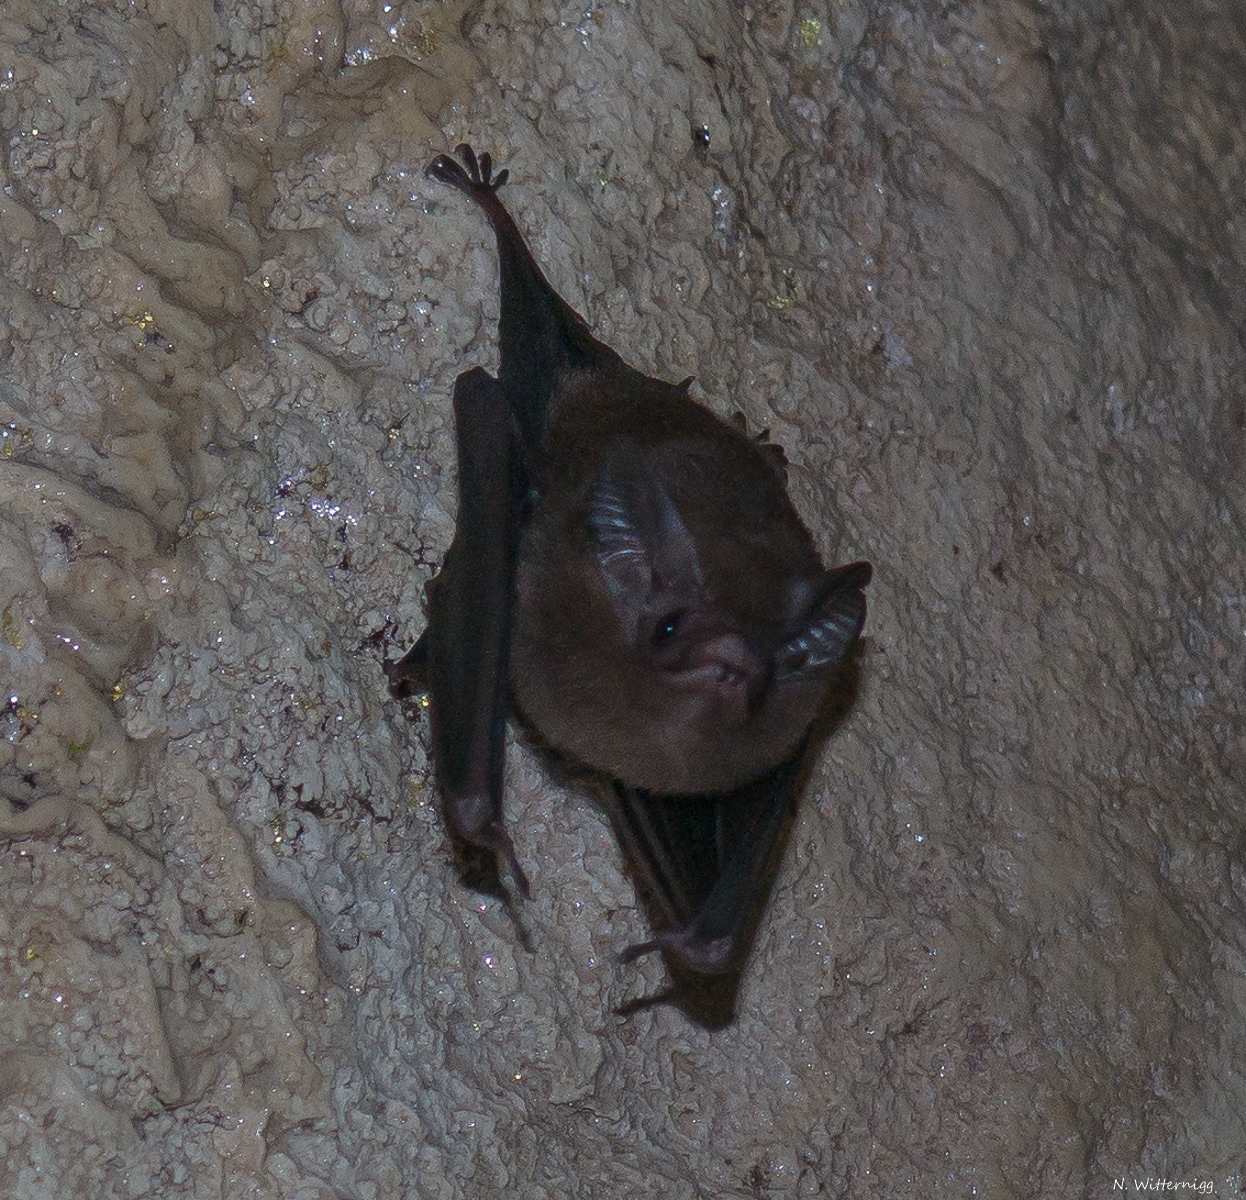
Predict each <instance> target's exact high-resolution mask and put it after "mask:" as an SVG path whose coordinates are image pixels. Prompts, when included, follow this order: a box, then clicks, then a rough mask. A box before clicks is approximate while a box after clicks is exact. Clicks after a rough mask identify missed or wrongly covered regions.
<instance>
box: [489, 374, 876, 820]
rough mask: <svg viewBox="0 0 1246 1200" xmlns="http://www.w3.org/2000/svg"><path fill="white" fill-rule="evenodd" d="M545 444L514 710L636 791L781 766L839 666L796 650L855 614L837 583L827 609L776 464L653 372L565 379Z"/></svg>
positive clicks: (725, 780) (712, 783) (522, 572)
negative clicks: (616, 378) (642, 376)
mask: <svg viewBox="0 0 1246 1200" xmlns="http://www.w3.org/2000/svg"><path fill="white" fill-rule="evenodd" d="M548 442H549V457H550V461H551V464H552V472H551V480H550V483H549V486H548V487H547V489H546V490H545V492H544V494H543V495H542V496H541V498H540V500H539V501H538V504H537V507H536V509H535V511H534V513H533V515H532V517H531V518H530V520H529V522H528V525H527V528H526V529H525V532H524V536H523V540H522V541H521V543H520V551H519V570H518V589H517V611H516V620H515V631H514V641H513V643H512V647H511V656H510V661H511V677H510V680H511V689H512V693H513V696H514V698H515V701H516V704H517V707H518V708H519V711H520V712H521V713H522V715H523V716H524V718H525V719H526V720H527V721H528V722H529V723H530V724H531V725H532V726H534V727H535V728H536V729H537V731H538V732H539V733H540V734H541V735H542V737H543V738H544V739H545V740H546V741H547V742H548V743H549V744H550V745H552V746H554V747H556V748H557V749H558V750H560V751H562V752H564V753H566V754H569V755H570V756H571V757H573V758H576V759H578V760H579V761H581V762H583V763H585V764H587V765H589V766H591V767H594V768H596V769H597V770H599V771H601V772H602V773H603V774H605V775H608V776H611V777H613V778H615V779H618V780H620V781H621V782H622V783H624V784H626V785H628V786H630V787H635V788H644V789H646V790H649V791H655V792H666V793H674V794H697V795H713V794H721V793H723V792H727V791H730V790H731V789H733V788H735V787H738V786H739V785H741V784H744V783H746V782H747V781H749V780H751V779H755V778H756V777H757V776H759V775H761V774H762V773H763V772H764V771H766V770H768V769H769V768H771V767H773V766H775V765H776V764H777V763H779V762H781V761H782V760H783V759H785V758H786V757H787V756H788V755H789V754H790V753H791V752H792V751H793V750H794V749H795V748H796V746H797V744H798V743H799V742H800V741H801V739H802V738H803V736H804V734H805V732H806V730H807V729H808V728H809V726H810V724H811V723H812V721H813V720H814V718H815V717H816V716H817V714H818V712H819V710H820V709H821V707H822V705H823V703H824V701H825V696H826V688H827V684H828V681H829V677H830V675H831V674H832V668H833V666H837V665H838V658H836V659H834V661H832V659H831V657H830V656H827V655H823V656H822V659H821V661H820V662H817V663H814V662H811V661H807V659H808V655H807V653H806V651H807V647H806V645H805V640H806V639H807V638H808V636H809V634H810V631H825V630H827V629H828V628H829V622H832V621H834V620H839V621H841V622H843V621H844V620H845V619H847V622H848V624H849V625H853V624H854V623H855V620H856V618H857V617H858V616H859V615H860V612H859V591H856V590H854V591H853V592H852V594H851V596H849V597H848V598H847V599H848V601H849V605H850V608H851V611H850V612H848V613H847V614H845V613H844V612H843V611H842V609H843V601H844V597H841V596H840V595H839V593H838V592H834V589H832V591H833V593H834V594H833V596H832V600H831V603H830V604H829V605H828V602H827V601H828V597H827V595H826V587H825V584H824V580H825V576H826V573H825V572H824V571H823V569H822V566H821V564H820V563H819V562H818V558H817V554H816V552H815V550H814V548H813V544H812V541H811V539H810V537H809V535H808V533H807V532H806V530H805V528H804V527H803V525H802V524H801V523H800V521H799V519H798V518H797V516H796V513H795V511H794V510H793V508H792V506H791V504H790V502H789V501H788V498H787V496H786V494H785V492H784V490H783V487H782V484H781V482H780V477H779V474H778V471H777V470H776V468H775V465H774V464H773V462H772V461H771V460H770V459H768V458H767V457H766V455H765V454H764V453H763V452H762V450H761V449H760V448H759V446H758V445H757V443H755V442H754V441H752V440H751V439H749V438H746V437H745V436H744V435H743V434H741V433H740V432H739V431H738V430H736V429H735V428H734V427H732V426H730V425H728V424H726V423H725V422H722V421H719V420H718V419H717V418H714V417H712V416H711V415H710V414H709V413H708V412H706V410H705V409H703V408H702V407H701V406H699V405H697V404H695V403H694V402H693V401H692V400H691V399H689V397H688V395H687V392H686V389H683V388H672V387H670V386H669V385H663V384H659V383H656V381H652V380H640V381H639V382H638V381H637V380H634V379H628V380H625V381H624V382H623V383H622V384H621V385H617V384H616V385H612V384H610V383H609V382H603V381H601V380H594V379H592V378H579V379H572V380H570V381H568V382H567V383H566V384H565V385H564V386H563V387H561V388H560V389H559V390H558V392H557V393H556V394H555V396H554V398H553V402H552V404H551V408H550V420H549V434H548ZM831 632H832V633H833V632H834V631H833V630H832V631H831ZM843 632H845V631H841V633H840V637H841V640H842V638H843ZM845 648H846V647H845ZM840 657H842V655H840Z"/></svg>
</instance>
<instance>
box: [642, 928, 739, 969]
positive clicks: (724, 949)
mask: <svg viewBox="0 0 1246 1200" xmlns="http://www.w3.org/2000/svg"><path fill="white" fill-rule="evenodd" d="M655 950H661V951H662V952H663V953H664V954H668V955H670V956H671V957H672V958H673V959H675V961H676V962H677V963H679V965H680V966H682V967H684V968H685V969H686V970H688V971H691V972H693V973H695V974H697V975H729V974H731V973H732V972H733V971H735V969H736V964H735V957H736V945H735V942H734V940H733V939H732V938H730V937H721V938H712V939H698V938H696V937H695V936H694V935H692V934H691V933H689V932H688V931H687V930H671V931H669V932H666V933H659V934H658V936H657V937H655V938H654V939H653V940H652V941H649V942H639V943H638V944H636V945H635V946H628V947H627V949H626V950H624V951H623V952H622V953H621V954H620V955H619V962H620V963H623V964H626V963H630V962H635V961H636V960H637V959H638V958H641V957H643V956H644V955H646V954H652V953H653V952H654V951H655Z"/></svg>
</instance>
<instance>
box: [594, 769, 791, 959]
mask: <svg viewBox="0 0 1246 1200" xmlns="http://www.w3.org/2000/svg"><path fill="white" fill-rule="evenodd" d="M803 763H804V751H803V748H802V749H801V750H798V751H797V752H796V753H795V754H793V755H792V756H790V757H789V758H788V759H787V760H786V761H785V762H783V763H781V764H780V765H779V766H777V767H774V768H772V769H771V770H770V771H768V772H767V773H766V774H765V775H763V776H762V777H761V778H760V779H756V780H754V781H753V782H751V783H749V784H746V785H744V786H742V787H739V788H736V789H735V790H734V791H732V792H728V793H726V794H724V795H721V796H660V795H655V794H653V793H651V792H644V791H639V790H636V789H632V788H625V787H622V786H621V785H617V786H616V788H615V793H614V796H615V803H614V804H613V805H612V806H611V816H612V819H613V822H614V826H615V830H616V833H617V835H618V838H619V843H620V845H621V846H622V847H623V850H624V853H625V854H626V856H627V858H628V861H629V863H630V865H631V867H632V870H633V873H634V875H635V877H636V882H637V884H638V887H639V890H640V892H641V895H642V897H643V899H644V901H645V903H646V907H647V909H648V911H649V918H650V923H651V925H652V926H653V928H654V931H655V934H656V936H655V937H654V939H653V940H652V941H650V942H645V943H642V944H641V945H637V946H631V947H629V948H628V949H627V950H625V951H624V953H623V955H622V958H623V961H625V962H630V961H631V960H632V959H635V958H637V957H639V956H640V955H642V954H647V953H650V952H651V951H654V950H661V951H664V952H665V953H666V954H667V955H668V956H669V957H670V958H671V959H673V960H674V961H675V963H676V964H677V965H678V966H679V967H681V968H683V970H684V971H686V972H690V973H692V974H694V975H702V976H705V975H733V974H738V972H739V970H740V968H741V967H742V965H743V961H744V959H745V957H746V956H747V954H748V951H749V948H750V946H751V945H752V940H753V935H754V933H755V932H756V928H757V922H758V919H759V917H760V915H761V911H762V908H763V907H764V904H765V898H766V894H767V892H768V891H769V887H770V884H771V883H772V882H773V878H774V875H775V872H776V871H777V869H778V864H779V860H780V858H781V857H782V853H783V848H784V846H785V845H786V842H787V834H788V832H789V830H790V828H791V823H792V818H793V815H794V814H795V811H796V802H797V799H798V796H799V790H800V789H799V785H800V779H801V776H802V773H803V770H802V768H803Z"/></svg>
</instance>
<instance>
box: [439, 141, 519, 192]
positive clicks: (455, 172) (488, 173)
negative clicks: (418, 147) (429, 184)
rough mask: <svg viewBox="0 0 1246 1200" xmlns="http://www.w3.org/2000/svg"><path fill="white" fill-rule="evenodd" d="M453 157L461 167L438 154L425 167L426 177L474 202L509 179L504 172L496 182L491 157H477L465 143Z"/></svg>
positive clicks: (449, 157) (453, 160)
mask: <svg viewBox="0 0 1246 1200" xmlns="http://www.w3.org/2000/svg"><path fill="white" fill-rule="evenodd" d="M456 153H457V154H458V156H459V158H461V159H462V160H463V161H462V163H460V162H458V161H457V160H456V159H455V158H453V157H452V156H451V155H449V154H439V155H437V157H436V158H434V159H433V161H432V162H431V163H429V164H428V169H427V170H426V172H425V174H427V175H429V176H430V177H431V178H433V179H439V180H441V182H442V183H448V184H449V185H450V186H451V187H455V188H458V189H459V191H460V192H466V193H467V194H468V195H469V196H473V197H476V198H479V197H480V194H481V193H483V192H488V193H490V194H491V193H493V192H496V191H497V190H498V188H500V187H501V186H502V185H503V184H504V183H505V182H506V181H507V180H508V179H509V178H510V172H509V171H508V170H506V169H505V168H503V169H502V170H500V171H499V172H498V173H497V176H496V178H495V177H494V174H493V156H492V155H490V154H488V153H485V154H481V155H480V156H479V157H478V156H477V154H476V151H475V150H473V149H472V148H471V146H469V145H468V144H467V143H466V142H463V143H462V144H461V145H460V146H458V147H457V149H456Z"/></svg>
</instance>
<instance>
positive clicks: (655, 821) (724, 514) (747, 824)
mask: <svg viewBox="0 0 1246 1200" xmlns="http://www.w3.org/2000/svg"><path fill="white" fill-rule="evenodd" d="M457 153H458V156H459V158H458V159H457V160H456V159H455V158H454V157H451V156H450V155H445V154H443V155H440V156H439V157H437V158H436V159H434V160H433V162H432V163H431V164H430V165H429V167H428V171H427V173H428V175H429V176H431V177H432V178H433V179H436V180H439V181H441V182H442V183H445V184H448V185H450V186H451V187H453V188H457V189H458V190H459V191H460V192H463V193H464V194H465V195H467V196H468V197H470V199H471V200H472V201H474V202H475V204H476V205H477V206H479V208H480V209H481V210H482V211H483V212H484V214H485V216H486V217H487V218H488V220H489V223H490V225H491V226H492V229H493V233H494V235H495V237H496V240H497V248H498V256H499V259H500V267H501V317H500V323H499V335H498V336H499V350H500V366H499V370H498V375H497V378H496V379H495V378H493V377H492V376H490V375H489V374H488V373H487V372H486V371H484V370H483V369H482V368H480V367H475V368H472V369H471V370H468V371H465V372H464V373H463V374H461V375H460V376H459V377H458V379H457V380H456V382H455V387H454V417H455V431H456V435H457V441H458V469H459V475H458V479H459V508H458V515H457V524H456V531H455V536H454V539H453V541H452V543H451V545H450V548H449V550H448V551H447V552H446V556H445V560H444V562H443V565H442V568H441V570H440V572H439V573H438V574H437V576H436V577H435V578H434V579H433V580H432V581H431V582H430V584H429V585H428V610H429V620H428V625H427V627H426V629H425V631H424V633H423V634H422V636H421V637H420V638H419V640H418V641H417V642H416V644H415V646H414V647H413V648H412V649H411V650H410V651H409V652H408V653H407V654H406V656H405V657H404V658H402V659H401V660H400V661H398V662H396V663H391V664H388V665H387V667H386V671H387V674H388V676H389V679H390V684H391V688H392V689H393V691H394V693H395V694H396V695H399V696H405V695H411V694H413V693H414V692H416V691H427V693H428V696H429V710H430V718H431V751H432V758H433V765H434V769H435V773H436V777H437V781H438V787H439V791H440V794H441V798H442V802H443V805H444V808H445V816H446V821H447V825H448V828H449V832H450V834H451V837H452V839H453V840H454V841H455V842H456V843H457V844H458V845H459V846H460V847H468V848H470V847H475V848H478V849H479V850H481V851H482V852H484V853H485V854H487V855H489V856H491V857H492V861H493V862H494V864H495V870H496V864H498V863H499V862H500V863H501V864H504V865H505V866H506V867H507V868H508V869H509V871H510V873H511V875H512V877H513V878H514V880H515V883H516V885H517V886H518V888H519V890H520V891H521V892H522V893H523V894H524V895H530V887H529V884H528V880H527V876H526V875H525V873H524V871H523V868H522V867H521V865H520V863H519V860H518V857H517V855H516V853H515V848H514V845H513V843H512V841H511V838H510V836H509V834H508V833H507V831H506V828H505V823H504V820H503V785H502V775H503V766H504V753H505V734H506V724H507V720H508V717H509V715H510V714H511V712H512V711H514V712H516V713H517V715H518V716H519V718H520V720H521V723H522V724H523V725H525V726H526V727H527V728H528V729H529V730H531V731H532V732H534V733H535V734H536V735H537V738H538V739H539V741H540V742H541V743H543V744H544V745H545V747H546V748H548V749H549V750H551V751H553V752H554V754H555V755H557V756H559V757H562V758H563V759H566V760H569V761H570V762H572V763H575V764H579V765H580V766H583V767H587V768H588V769H589V770H590V771H591V772H593V773H595V774H596V775H598V776H599V777H601V778H603V779H608V780H611V781H613V782H612V785H611V788H610V790H609V792H608V799H607V808H608V809H609V813H610V816H611V820H612V823H613V825H614V828H615V831H616V834H617V836H618V839H619V842H620V845H621V848H622V850H623V852H624V856H625V858H626V859H627V861H628V864H629V867H630V869H631V873H632V874H633V876H634V878H635V879H636V882H637V884H638V886H639V890H640V892H641V894H642V897H643V898H644V902H645V904H646V908H647V911H648V914H649V917H650V922H651V925H652V927H653V929H654V936H653V939H652V940H651V941H648V942H645V943H643V944H641V945H637V946H632V947H630V948H628V949H627V950H626V951H625V952H624V953H623V955H622V956H621V957H622V959H623V961H631V960H632V959H634V958H636V957H638V956H639V955H641V954H644V953H648V952H651V951H661V952H663V954H664V956H665V958H666V960H667V963H668V966H669V967H670V968H671V970H672V973H673V974H674V975H677V976H680V977H682V978H683V979H685V980H692V981H696V980H698V979H707V978H711V977H715V976H734V977H735V978H736V979H738V976H739V971H740V969H741V965H742V962H743V960H744V958H745V957H746V955H747V953H748V951H749V949H750V947H751V944H752V940H753V936H754V934H755V930H756V922H757V919H758V914H759V910H760V907H761V904H762V903H763V902H764V898H765V895H766V892H767V891H768V889H769V886H770V883H771V882H772V875H773V871H774V870H775V868H776V864H777V860H778V858H779V856H780V855H781V852H782V848H783V846H784V844H785V840H786V836H787V829H788V827H789V825H790V821H791V818H792V815H793V813H794V811H795V806H796V802H797V798H798V793H799V783H800V777H801V774H802V764H803V763H804V761H805V757H806V755H805V750H806V747H807V746H808V745H809V744H810V741H811V736H812V735H811V730H812V729H813V727H814V726H815V722H816V721H817V719H818V717H819V714H820V713H822V712H823V711H824V710H825V709H826V707H827V704H828V696H829V695H830V693H831V690H832V684H833V683H834V680H835V678H836V676H837V675H838V674H839V673H840V668H841V666H842V665H843V664H844V663H845V661H846V660H847V659H848V657H849V655H850V651H851V650H852V647H853V644H854V642H855V641H856V639H857V637H858V635H859V634H860V632H861V629H862V626H863V625H864V622H865V609H866V605H865V593H864V589H865V587H866V586H867V584H868V583H869V582H870V578H871V574H872V567H871V566H870V564H869V563H866V562H855V563H851V564H849V565H847V566H841V567H834V568H831V569H829V570H828V569H826V568H824V567H823V565H822V563H821V560H820V559H819V557H818V553H817V550H816V548H815V547H814V544H813V540H812V538H811V536H810V534H809V532H808V531H807V530H806V528H805V526H804V525H803V524H802V522H801V520H800V518H799V516H798V515H797V513H796V511H795V508H794V507H793V505H792V503H791V501H790V500H789V498H788V495H787V491H786V487H785V469H786V468H785V462H784V460H783V456H782V451H781V449H779V448H778V447H776V446H773V445H770V444H768V443H766V442H765V441H764V439H760V438H751V437H749V436H747V434H746V433H745V432H744V431H743V429H742V427H741V426H742V423H743V422H742V419H741V420H740V421H739V422H738V423H736V424H733V423H731V422H729V421H726V420H723V419H721V418H719V417H718V416H717V415H715V414H714V413H712V412H711V411H710V410H709V409H707V408H705V407H704V406H702V405H701V404H698V403H697V402H696V401H694V400H693V399H692V398H691V396H690V395H689V389H690V386H691V384H692V379H690V378H689V379H685V380H683V381H682V382H680V383H668V382H664V381H662V380H659V379H653V378H650V377H648V376H645V375H643V374H641V373H640V372H639V371H637V370H635V369H633V368H632V367H630V366H629V365H628V364H627V363H626V362H624V360H623V359H622V358H621V357H620V356H619V355H618V354H616V353H615V351H613V350H611V349H610V348H609V347H607V346H605V345H604V344H603V343H601V342H600V341H598V340H597V339H596V338H594V337H593V336H592V334H591V333H590V331H589V327H588V324H587V323H586V322H585V320H584V319H583V318H582V317H581V316H579V314H577V313H576V312H575V311H574V310H573V309H572V308H571V307H570V306H569V305H568V304H567V303H566V302H565V301H564V300H563V299H562V298H561V297H560V296H559V295H558V294H557V292H556V291H555V290H554V289H553V287H552V286H551V285H550V284H549V282H548V281H547V280H546V278H545V276H544V274H543V273H542V271H541V269H540V267H539V266H538V265H537V263H536V261H535V259H534V258H533V257H532V254H531V253H530V251H529V249H528V246H527V243H526V242H525V240H524V238H523V235H522V234H521V233H520V231H519V229H518V227H517V226H516V225H515V222H514V220H513V219H512V218H511V215H510V213H509V212H508V211H507V209H506V207H505V206H504V205H503V203H502V200H501V199H500V197H499V195H498V189H499V188H500V187H501V186H502V185H503V184H504V183H505V182H506V180H507V177H508V172H507V171H505V170H502V171H499V172H497V174H496V175H495V174H494V173H493V164H492V161H491V158H490V156H489V155H488V154H481V155H480V156H479V157H477V155H476V154H475V152H474V151H473V150H472V148H471V147H470V146H468V145H461V146H459V147H458V152H457ZM460 160H461V161H460Z"/></svg>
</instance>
